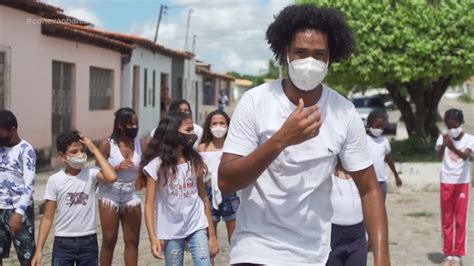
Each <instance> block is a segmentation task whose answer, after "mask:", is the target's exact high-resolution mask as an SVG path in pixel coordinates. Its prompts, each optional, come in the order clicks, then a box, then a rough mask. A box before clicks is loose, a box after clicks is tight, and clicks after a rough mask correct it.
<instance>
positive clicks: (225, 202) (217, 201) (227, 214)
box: [197, 110, 240, 243]
mask: <svg viewBox="0 0 474 266" xmlns="http://www.w3.org/2000/svg"><path fill="white" fill-rule="evenodd" d="M229 123H230V118H229V116H228V115H227V114H226V113H225V112H224V111H220V110H217V111H214V112H211V113H210V114H209V115H208V116H207V118H206V122H205V123H204V128H203V134H202V140H201V144H199V146H198V148H197V150H198V152H199V153H200V154H201V156H202V159H203V161H204V163H206V165H207V169H208V171H207V178H208V180H205V182H206V192H207V194H208V197H209V198H210V202H211V215H212V220H213V223H214V228H216V234H217V223H218V222H219V221H220V220H221V219H222V220H224V222H225V223H226V227H227V237H228V241H229V243H230V238H231V237H232V234H233V232H234V230H235V220H236V213H237V208H238V206H239V203H240V200H239V198H238V197H237V195H236V194H235V193H234V194H231V195H228V196H223V195H222V193H221V192H220V190H219V187H218V185H217V181H218V169H219V164H220V162H221V157H222V148H223V146H224V141H225V138H226V136H227V128H228V126H229Z"/></svg>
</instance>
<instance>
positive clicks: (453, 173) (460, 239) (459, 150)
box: [436, 109, 474, 266]
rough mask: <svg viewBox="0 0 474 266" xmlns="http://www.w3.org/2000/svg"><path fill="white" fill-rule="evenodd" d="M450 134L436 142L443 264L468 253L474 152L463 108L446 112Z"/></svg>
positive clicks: (442, 136)
mask: <svg viewBox="0 0 474 266" xmlns="http://www.w3.org/2000/svg"><path fill="white" fill-rule="evenodd" d="M444 123H445V124H446V127H447V128H448V131H447V134H442V135H440V136H439V137H438V139H437V141H436V150H437V151H438V155H439V156H440V157H441V158H442V160H443V162H442V166H441V175H440V177H441V189H440V199H441V228H442V231H443V255H444V256H446V258H445V260H444V261H443V263H442V265H445V266H448V265H461V257H462V256H464V255H466V243H465V242H466V225H467V223H466V220H467V208H468V202H469V187H470V182H471V169H470V168H471V164H470V162H469V157H470V156H472V155H473V151H474V136H472V135H470V134H467V133H465V132H463V128H462V126H463V124H464V115H463V113H462V111H461V110H458V109H449V110H448V111H446V113H445V114H444Z"/></svg>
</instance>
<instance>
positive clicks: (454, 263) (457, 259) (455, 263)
mask: <svg viewBox="0 0 474 266" xmlns="http://www.w3.org/2000/svg"><path fill="white" fill-rule="evenodd" d="M451 266H461V258H460V257H458V256H454V257H453V261H452V262H451Z"/></svg>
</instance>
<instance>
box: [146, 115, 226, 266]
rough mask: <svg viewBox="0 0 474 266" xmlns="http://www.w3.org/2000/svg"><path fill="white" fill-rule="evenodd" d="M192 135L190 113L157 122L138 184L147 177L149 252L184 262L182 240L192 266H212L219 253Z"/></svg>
mask: <svg viewBox="0 0 474 266" xmlns="http://www.w3.org/2000/svg"><path fill="white" fill-rule="evenodd" d="M196 139H197V136H196V134H194V127H193V121H192V117H191V115H190V114H188V113H184V112H170V113H168V115H167V116H165V117H164V118H163V119H162V120H161V121H160V123H159V125H158V128H157V129H156V132H155V134H154V135H153V139H152V140H151V141H150V143H149V144H148V148H147V150H146V152H145V154H144V156H143V159H142V161H141V163H140V166H141V167H140V168H141V169H142V171H140V172H139V178H138V179H137V184H143V183H144V180H146V197H145V223H146V227H147V230H148V236H149V239H150V244H151V252H152V254H153V256H154V257H155V258H158V259H163V258H164V259H165V262H166V265H183V255H184V245H185V242H187V243H188V246H189V250H190V251H191V255H192V258H193V262H194V265H198V266H199V265H210V259H211V257H214V256H215V255H216V254H217V252H218V245H217V239H216V237H215V231H214V226H213V224H212V218H211V212H210V206H209V200H208V199H207V196H206V191H205V188H204V181H203V178H204V175H205V172H206V166H205V164H204V162H203V160H202V158H201V156H200V155H199V153H197V151H195V150H194V149H193V145H194V143H195V142H196ZM155 214H156V216H154V215H155ZM155 219H156V228H155ZM208 236H209V237H208ZM163 253H164V256H163Z"/></svg>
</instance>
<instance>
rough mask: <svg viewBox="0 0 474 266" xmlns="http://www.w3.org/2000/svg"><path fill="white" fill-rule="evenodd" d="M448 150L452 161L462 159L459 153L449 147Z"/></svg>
mask: <svg viewBox="0 0 474 266" xmlns="http://www.w3.org/2000/svg"><path fill="white" fill-rule="evenodd" d="M447 150H448V158H449V159H451V161H455V162H457V161H459V160H461V157H459V155H457V154H456V153H455V152H454V151H452V150H450V149H449V148H448V149H447Z"/></svg>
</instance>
